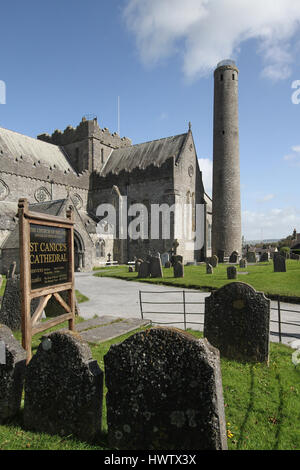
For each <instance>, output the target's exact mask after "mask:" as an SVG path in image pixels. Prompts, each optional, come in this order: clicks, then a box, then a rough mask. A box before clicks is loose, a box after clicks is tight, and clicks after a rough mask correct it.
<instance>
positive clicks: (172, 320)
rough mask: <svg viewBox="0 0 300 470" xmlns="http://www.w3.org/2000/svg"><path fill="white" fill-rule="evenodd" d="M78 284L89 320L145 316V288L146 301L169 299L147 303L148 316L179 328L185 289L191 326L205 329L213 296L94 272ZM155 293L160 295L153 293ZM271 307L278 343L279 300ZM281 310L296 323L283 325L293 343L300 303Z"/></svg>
mask: <svg viewBox="0 0 300 470" xmlns="http://www.w3.org/2000/svg"><path fill="white" fill-rule="evenodd" d="M75 286H76V289H78V290H79V291H80V292H81V293H82V294H84V295H86V296H87V297H88V298H89V299H90V300H89V301H88V302H83V303H81V304H80V305H79V307H80V314H81V316H82V317H84V318H85V319H90V318H93V317H94V316H95V315H97V316H104V315H110V316H113V317H117V318H120V317H121V318H127V319H128V318H130V319H133V318H141V311H140V303H139V291H140V290H141V291H143V292H144V293H143V294H142V300H143V302H150V301H151V302H165V303H163V304H161V303H157V304H150V303H149V304H147V303H144V304H143V310H144V318H145V319H149V320H152V321H153V322H154V323H158V322H159V323H168V324H169V325H170V324H172V325H173V326H177V327H179V328H184V324H183V305H182V301H183V294H182V291H183V290H184V292H185V297H186V302H191V303H189V304H188V305H187V306H186V312H187V316H186V318H187V322H188V324H187V327H189V328H193V329H195V330H200V331H202V330H203V321H204V316H203V313H204V299H205V297H207V296H209V295H210V293H208V292H199V291H198V290H194V289H181V288H178V287H170V286H162V285H153V284H148V283H142V282H134V281H130V282H129V281H124V280H121V279H115V278H108V277H95V276H93V273H76V274H75ZM152 292H155V293H158V294H157V295H156V294H152ZM172 302H174V303H172ZM177 302H181V304H176V303H177ZM199 302H200V304H199ZM271 307H272V310H271V320H274V321H271V334H270V340H271V341H274V342H278V324H277V323H275V321H277V320H278V311H277V302H273V301H272V302H271ZM273 308H274V310H273ZM281 309H282V311H281V320H282V322H292V323H295V325H284V324H283V325H282V327H281V328H282V342H284V343H286V344H290V343H291V342H293V341H294V340H295V339H298V340H299V339H300V305H296V304H287V303H281ZM283 309H286V310H295V311H296V312H285V311H284V310H283ZM149 312H151V313H149ZM153 312H165V313H166V312H172V314H168V315H166V314H163V313H162V314H157V313H156V314H155V313H153ZM199 312H200V313H199ZM188 313H190V315H189V314H188ZM180 322H181V323H180ZM191 322H196V323H191Z"/></svg>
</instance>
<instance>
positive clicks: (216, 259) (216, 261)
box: [210, 255, 219, 268]
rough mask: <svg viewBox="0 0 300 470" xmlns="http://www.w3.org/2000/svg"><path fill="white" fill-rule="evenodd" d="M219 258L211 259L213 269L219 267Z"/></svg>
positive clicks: (213, 257) (214, 256)
mask: <svg viewBox="0 0 300 470" xmlns="http://www.w3.org/2000/svg"><path fill="white" fill-rule="evenodd" d="M218 262H219V260H218V257H217V256H216V255H213V256H212V257H211V258H210V264H211V265H212V267H213V268H216V267H217V266H218Z"/></svg>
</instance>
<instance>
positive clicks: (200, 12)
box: [124, 0, 300, 80]
mask: <svg viewBox="0 0 300 470" xmlns="http://www.w3.org/2000/svg"><path fill="white" fill-rule="evenodd" d="M124 16H125V20H126V24H127V26H128V28H129V30H131V31H132V32H133V33H134V34H135V36H136V42H137V47H138V50H139V53H140V56H141V58H142V60H143V62H144V63H146V64H155V63H156V62H157V61H159V60H161V59H164V58H166V57H169V56H170V55H173V54H175V53H180V54H182V55H183V70H184V74H185V76H186V77H187V78H195V77H197V76H201V75H206V74H207V73H209V72H211V70H212V69H213V68H215V66H216V64H217V63H218V62H219V61H220V60H222V59H226V58H229V57H234V58H236V57H237V56H238V54H239V51H240V47H241V45H242V44H243V42H245V41H247V40H248V39H256V40H257V41H258V47H257V50H258V53H259V54H260V55H261V56H262V57H263V71H262V73H263V75H264V76H266V77H268V78H270V79H273V80H277V79H285V78H287V77H288V76H290V74H291V68H290V67H291V64H292V62H293V53H295V51H294V50H293V48H292V46H291V40H292V39H293V37H294V35H295V33H296V32H297V31H298V28H299V22H300V2H299V1H297V0H264V1H261V0H222V1H220V0H185V1H182V0H128V3H127V6H126V8H125V10H124ZM182 42H183V44H184V45H182Z"/></svg>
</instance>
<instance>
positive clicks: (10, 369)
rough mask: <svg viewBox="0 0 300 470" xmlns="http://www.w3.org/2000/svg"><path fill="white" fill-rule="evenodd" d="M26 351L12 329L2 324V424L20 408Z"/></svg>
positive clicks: (0, 353) (0, 367)
mask: <svg viewBox="0 0 300 470" xmlns="http://www.w3.org/2000/svg"><path fill="white" fill-rule="evenodd" d="M25 367H26V352H25V351H24V349H23V348H22V347H21V346H20V344H19V343H18V341H17V340H16V339H15V338H14V336H13V334H12V332H11V330H10V329H9V328H8V327H7V326H5V325H1V324H0V424H2V423H4V422H6V421H7V420H8V419H10V418H12V417H13V416H14V415H15V414H16V413H17V412H18V411H19V409H20V405H21V397H22V390H23V383H24V376H25Z"/></svg>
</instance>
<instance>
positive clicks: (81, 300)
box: [75, 289, 90, 304]
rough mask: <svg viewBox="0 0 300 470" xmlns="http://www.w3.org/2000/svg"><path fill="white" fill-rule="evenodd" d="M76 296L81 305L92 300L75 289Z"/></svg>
mask: <svg viewBox="0 0 300 470" xmlns="http://www.w3.org/2000/svg"><path fill="white" fill-rule="evenodd" d="M75 296H76V299H77V302H78V303H79V304H82V303H83V302H87V301H88V300H90V299H89V298H88V297H87V296H86V295H84V294H82V293H81V292H79V290H77V289H75Z"/></svg>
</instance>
